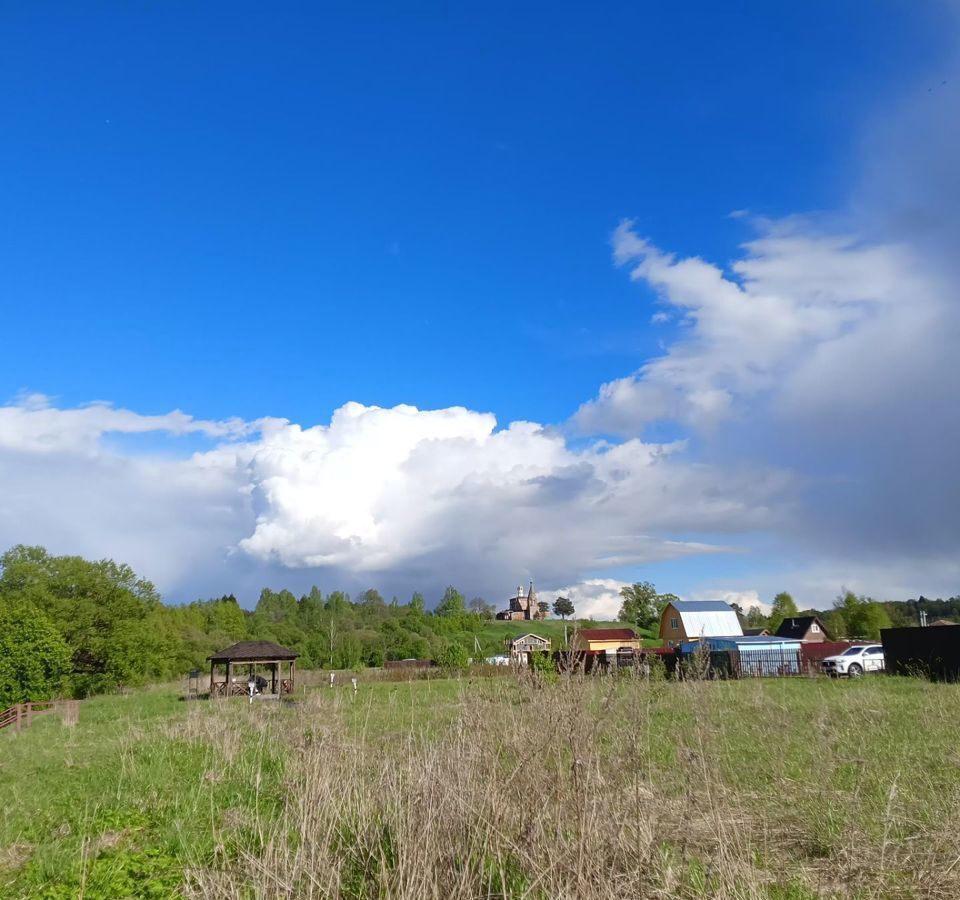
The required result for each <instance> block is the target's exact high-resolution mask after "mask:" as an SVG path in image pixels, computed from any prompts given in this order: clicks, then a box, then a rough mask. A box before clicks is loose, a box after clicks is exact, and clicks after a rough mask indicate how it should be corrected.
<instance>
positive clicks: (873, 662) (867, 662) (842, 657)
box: [820, 644, 885, 678]
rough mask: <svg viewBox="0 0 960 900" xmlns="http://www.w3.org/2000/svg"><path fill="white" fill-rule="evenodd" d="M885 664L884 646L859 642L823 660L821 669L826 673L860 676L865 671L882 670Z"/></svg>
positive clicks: (852, 676) (851, 676)
mask: <svg viewBox="0 0 960 900" xmlns="http://www.w3.org/2000/svg"><path fill="white" fill-rule="evenodd" d="M884 665H885V662H884V658H883V647H881V646H880V645H879V644H858V645H857V646H855V647H848V648H847V649H846V650H844V651H843V653H839V654H837V655H836V656H828V657H827V658H826V659H823V660H821V661H820V671H821V672H823V673H824V674H825V675H834V676H837V675H849V676H850V678H859V677H860V676H861V675H863V673H864V672H882V671H883V669H884Z"/></svg>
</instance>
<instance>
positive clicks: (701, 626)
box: [660, 600, 743, 647]
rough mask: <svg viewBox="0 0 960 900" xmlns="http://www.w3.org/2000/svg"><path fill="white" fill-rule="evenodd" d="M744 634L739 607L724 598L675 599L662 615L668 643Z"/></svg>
mask: <svg viewBox="0 0 960 900" xmlns="http://www.w3.org/2000/svg"><path fill="white" fill-rule="evenodd" d="M742 635H743V629H741V627H740V620H739V619H738V618H737V613H736V611H735V610H734V609H733V607H732V606H730V604H729V603H724V602H723V601H722V600H673V601H672V602H670V603H668V604H667V605H666V606H665V607H664V610H663V613H662V614H661V616H660V639H661V640H662V641H663V642H664V644H666V645H667V646H668V647H679V646H680V645H681V644H682V643H683V642H684V641H698V640H701V639H702V638H708V637H733V636H742Z"/></svg>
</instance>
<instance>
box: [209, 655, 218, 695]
mask: <svg viewBox="0 0 960 900" xmlns="http://www.w3.org/2000/svg"><path fill="white" fill-rule="evenodd" d="M216 665H217V664H216V663H215V662H214V661H213V660H212V659H211V660H210V699H211V700H212V699H213V670H214V668H215V667H216Z"/></svg>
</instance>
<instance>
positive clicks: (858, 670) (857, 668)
mask: <svg viewBox="0 0 960 900" xmlns="http://www.w3.org/2000/svg"><path fill="white" fill-rule="evenodd" d="M847 674H848V675H849V676H850V677H851V678H859V677H860V676H861V675H862V674H863V666H861V665H860V663H851V664H850V668H849V669H847Z"/></svg>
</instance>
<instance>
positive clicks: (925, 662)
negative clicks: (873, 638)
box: [880, 628, 960, 681]
mask: <svg viewBox="0 0 960 900" xmlns="http://www.w3.org/2000/svg"><path fill="white" fill-rule="evenodd" d="M880 640H881V641H882V642H883V656H884V659H885V661H886V669H887V671H888V672H889V673H891V674H892V675H922V676H924V677H926V678H931V679H933V680H934V681H960V628H884V629H883V630H882V631H881V632H880Z"/></svg>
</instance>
